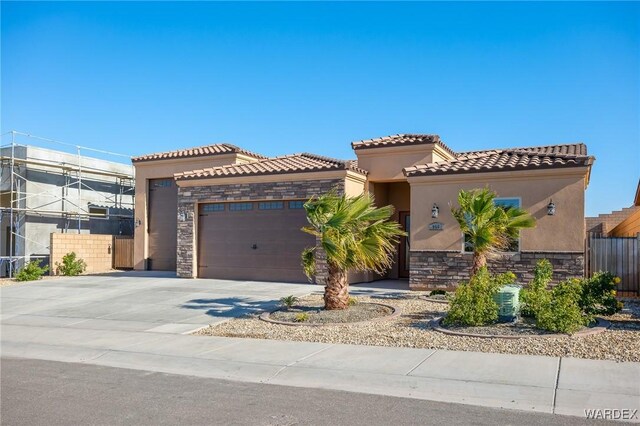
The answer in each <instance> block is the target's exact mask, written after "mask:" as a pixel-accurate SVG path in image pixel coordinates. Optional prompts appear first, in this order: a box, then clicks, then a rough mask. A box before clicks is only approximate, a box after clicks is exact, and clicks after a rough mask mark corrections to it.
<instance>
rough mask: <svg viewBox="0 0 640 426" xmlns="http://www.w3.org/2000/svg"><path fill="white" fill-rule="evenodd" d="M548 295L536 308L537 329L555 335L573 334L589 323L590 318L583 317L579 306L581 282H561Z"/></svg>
mask: <svg viewBox="0 0 640 426" xmlns="http://www.w3.org/2000/svg"><path fill="white" fill-rule="evenodd" d="M548 293H549V297H548V299H546V300H544V301H543V303H541V304H540V305H539V306H538V307H537V312H536V326H537V327H538V328H541V329H543V330H547V331H553V332H556V333H574V332H576V331H578V330H579V329H580V328H582V327H583V326H585V325H588V324H589V323H590V322H591V320H592V317H591V316H590V315H585V314H584V313H583V312H582V309H581V308H580V304H579V303H580V298H581V295H582V282H581V280H578V279H570V280H567V281H563V282H561V283H560V284H558V285H557V286H556V287H554V288H553V290H551V291H550V292H548Z"/></svg>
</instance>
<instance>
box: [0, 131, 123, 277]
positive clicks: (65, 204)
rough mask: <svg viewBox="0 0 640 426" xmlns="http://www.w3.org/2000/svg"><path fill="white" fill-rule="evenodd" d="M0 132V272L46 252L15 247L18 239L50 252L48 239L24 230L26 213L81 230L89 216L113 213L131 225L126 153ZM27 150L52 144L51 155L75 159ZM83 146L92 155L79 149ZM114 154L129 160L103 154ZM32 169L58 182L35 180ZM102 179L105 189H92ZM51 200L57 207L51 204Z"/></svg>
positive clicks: (9, 272)
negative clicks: (43, 155)
mask: <svg viewBox="0 0 640 426" xmlns="http://www.w3.org/2000/svg"><path fill="white" fill-rule="evenodd" d="M0 136H1V137H2V143H1V144H0V153H1V155H0V170H1V171H2V175H1V176H0V201H1V202H0V224H3V225H2V229H1V232H0V233H1V234H2V238H1V240H2V241H1V244H2V245H3V246H4V250H2V251H4V252H5V253H4V255H1V256H0V275H1V274H4V273H5V271H6V273H7V275H8V276H9V277H10V278H11V277H12V276H13V275H14V271H15V270H17V269H18V267H19V266H21V265H22V264H24V262H25V261H26V260H27V259H28V260H31V259H34V258H35V259H37V258H45V257H48V256H45V255H33V254H31V253H27V252H26V251H25V252H24V253H22V254H21V253H20V251H21V250H16V243H17V242H21V243H22V245H23V247H25V246H26V243H27V242H30V243H31V244H36V245H39V246H42V247H43V248H45V249H46V251H47V252H49V245H48V243H47V244H44V243H42V242H37V241H35V240H33V239H32V238H31V236H30V235H27V233H26V228H27V227H26V226H25V224H26V223H27V220H28V219H29V218H30V217H40V218H49V219H51V218H53V219H54V220H61V221H63V223H64V225H63V227H62V229H61V232H77V233H81V232H82V226H83V224H85V225H86V224H87V222H88V221H89V220H90V219H92V218H103V219H104V218H106V219H109V220H111V219H117V220H118V221H119V223H120V224H122V222H123V221H126V222H130V223H131V227H132V228H133V218H134V215H133V207H134V201H135V200H134V187H135V184H134V182H135V177H134V168H133V165H132V164H131V162H130V160H131V156H129V155H123V154H119V153H115V152H110V151H104V150H99V149H94V148H89V147H85V146H80V145H74V144H70V143H66V142H61V141H57V140H53V139H49V138H44V137H40V136H35V135H31V134H28V133H22V132H18V131H10V132H7V133H4V134H2V135H0ZM6 140H7V142H5V141H6ZM54 147H55V148H54ZM52 149H53V150H52ZM30 150H48V151H50V150H52V151H51V153H52V155H51V157H55V156H56V155H55V154H59V156H60V157H61V158H65V159H69V158H73V159H74V160H73V161H56V160H55V159H54V160H52V159H47V158H32V157H30V156H29V155H28V152H30ZM18 151H20V152H18ZM85 152H87V153H91V154H93V156H89V155H83V154H84V153H85ZM22 153H24V154H22ZM100 157H101V158H100ZM113 157H117V158H118V159H122V158H126V159H127V160H128V164H123V163H122V162H121V161H117V162H116V161H113V160H109V159H105V158H113ZM96 164H98V165H100V164H103V165H107V164H108V165H111V166H113V167H112V168H113V169H116V170H108V169H107V168H106V167H104V168H100V167H96ZM27 171H29V172H30V173H27ZM34 172H35V173H41V174H44V175H46V176H55V178H57V179H60V182H57V183H46V182H45V183H43V182H42V181H40V182H36V180H34V179H31V177H30V175H31V174H34ZM105 185H107V186H108V188H109V191H106V190H103V191H100V190H98V189H96V186H105ZM72 190H73V192H74V193H71V191H72ZM52 205H56V206H59V207H58V208H55V207H54V208H51V206H52ZM101 209H104V210H102V211H101ZM92 210H93V211H92ZM96 210H98V211H96ZM7 218H8V226H6V227H5V225H4V224H5V223H6V220H7ZM132 228H131V229H132ZM47 241H48V240H47ZM0 253H1V252H0Z"/></svg>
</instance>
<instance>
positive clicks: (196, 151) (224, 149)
mask: <svg viewBox="0 0 640 426" xmlns="http://www.w3.org/2000/svg"><path fill="white" fill-rule="evenodd" d="M234 153H236V154H244V155H247V156H249V157H254V158H266V157H265V156H264V155H260V154H256V153H253V152H250V151H247V150H245V149H242V148H240V147H237V146H235V145H232V144H230V143H218V144H214V145H204V146H198V147H195V148H186V149H179V150H176V151H167V152H157V153H155V154H147V155H141V156H139V157H133V158H132V159H131V161H133V162H134V163H136V162H139V161H153V160H168V159H171V158H187V157H205V156H209V155H221V154H234Z"/></svg>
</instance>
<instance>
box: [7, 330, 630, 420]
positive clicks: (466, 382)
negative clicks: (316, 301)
mask: <svg viewBox="0 0 640 426" xmlns="http://www.w3.org/2000/svg"><path fill="white" fill-rule="evenodd" d="M1 355H2V356H3V357H19V358H32V359H45V360H53V361H66V362H82V363H89V364H96V365H103V366H110V367H120V368H129V369H136V370H147V371H156V372H165V373H173V374H183V375H190V376H197V377H210V378H219V379H229V380H240V381H247V382H255V383H273V384H281V385H288V386H299V387H309V388H322V389H334V390H344V391H352V392H360V393H369V394H378V395H389V396H398V397H410V398H417V399H426V400H432V401H442V402H455V403H463V404H472V405H480V406H486V407H501V408H510V409H519V410H526V411H536V412H544V413H558V414H568V415H574V416H580V417H584V416H585V410H589V409H621V410H623V409H631V410H633V409H638V408H640V364H638V363H616V362H610V361H592V360H581V359H575V358H562V359H560V358H552V357H543V356H519V355H504V354H486V353H474V352H454V351H443V350H427V349H411V348H386V347H371V346H354V345H334V344H323V343H306V342H283V341H270V340H257V339H235V338H223V337H199V336H188V335H175V334H173V335H172V334H162V333H152V332H146V333H141V332H131V331H104V330H87V329H76V330H74V331H73V333H69V330H58V331H56V329H53V328H48V327H38V326H18V325H3V327H2V348H1ZM635 421H638V419H637V418H636V419H635Z"/></svg>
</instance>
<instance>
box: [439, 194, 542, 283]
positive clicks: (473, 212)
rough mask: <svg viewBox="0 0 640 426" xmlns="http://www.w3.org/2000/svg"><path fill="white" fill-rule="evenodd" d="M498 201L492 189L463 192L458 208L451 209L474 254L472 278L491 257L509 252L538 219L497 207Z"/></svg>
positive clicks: (517, 209)
mask: <svg viewBox="0 0 640 426" xmlns="http://www.w3.org/2000/svg"><path fill="white" fill-rule="evenodd" d="M495 198H496V193H495V192H493V191H491V190H489V188H484V189H474V190H471V191H465V190H461V191H460V192H459V193H458V204H459V207H457V208H456V207H452V208H451V213H452V214H453V217H454V218H455V219H456V221H457V222H458V224H459V226H460V230H461V231H462V233H463V234H464V238H465V245H466V246H467V248H469V249H471V250H473V266H472V268H471V274H472V275H475V274H476V273H477V272H478V271H479V270H480V268H482V267H483V266H486V264H487V258H488V257H490V256H493V255H495V254H497V253H498V252H501V251H505V250H507V249H508V248H509V246H510V245H511V243H512V242H513V241H514V240H515V239H517V238H518V235H519V233H520V230H521V229H523V228H532V227H534V226H535V219H534V218H533V217H532V216H531V215H530V214H529V213H528V212H527V211H526V210H523V209H520V208H517V207H503V206H498V205H496V204H495Z"/></svg>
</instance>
